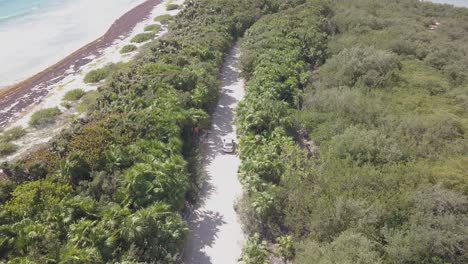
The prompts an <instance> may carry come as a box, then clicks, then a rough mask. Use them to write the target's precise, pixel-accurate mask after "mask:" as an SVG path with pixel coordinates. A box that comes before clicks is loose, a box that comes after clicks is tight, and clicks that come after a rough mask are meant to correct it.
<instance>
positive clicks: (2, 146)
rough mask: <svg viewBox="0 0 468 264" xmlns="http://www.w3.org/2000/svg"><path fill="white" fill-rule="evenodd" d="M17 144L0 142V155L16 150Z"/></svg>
mask: <svg viewBox="0 0 468 264" xmlns="http://www.w3.org/2000/svg"><path fill="white" fill-rule="evenodd" d="M16 148H17V146H16V145H15V144H13V143H11V142H2V143H0V157H3V156H7V155H10V154H11V153H13V152H15V151H16Z"/></svg>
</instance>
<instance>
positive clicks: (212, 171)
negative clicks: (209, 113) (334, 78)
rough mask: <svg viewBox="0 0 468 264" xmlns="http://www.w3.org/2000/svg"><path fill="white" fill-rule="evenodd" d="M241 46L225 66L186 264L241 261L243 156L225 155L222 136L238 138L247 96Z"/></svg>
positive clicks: (208, 142)
mask: <svg viewBox="0 0 468 264" xmlns="http://www.w3.org/2000/svg"><path fill="white" fill-rule="evenodd" d="M239 54H240V47H239V44H238V43H237V44H236V45H235V46H234V47H233V48H232V50H231V52H230V54H229V55H228V56H227V58H226V62H225V63H224V65H223V67H222V73H221V74H222V75H221V77H222V90H221V96H220V99H219V102H218V106H217V107H216V110H215V112H214V115H213V126H212V128H211V131H210V132H209V133H208V137H207V139H206V140H205V145H204V149H203V154H204V167H205V170H206V172H207V179H206V181H205V183H204V186H203V189H202V195H201V198H200V202H199V205H198V206H197V207H196V208H195V210H194V211H193V212H192V213H191V215H190V216H189V219H188V220H189V227H190V234H189V238H188V242H187V246H186V249H185V253H184V263H185V264H231V263H238V259H239V258H240V255H241V250H242V245H243V242H244V234H243V233H242V229H241V224H240V221H239V219H238V216H237V213H236V212H235V211H234V204H235V202H236V201H237V199H238V198H239V197H240V196H241V194H242V186H241V184H240V182H239V180H238V177H237V170H238V168H239V165H240V159H239V158H238V157H237V156H236V155H233V154H225V153H224V152H223V149H222V138H223V137H226V136H230V137H233V138H236V132H235V126H234V115H235V109H236V107H237V105H238V103H239V101H240V100H242V99H243V97H244V81H243V80H242V79H241V78H240V76H239V69H238V65H237V64H238V60H239Z"/></svg>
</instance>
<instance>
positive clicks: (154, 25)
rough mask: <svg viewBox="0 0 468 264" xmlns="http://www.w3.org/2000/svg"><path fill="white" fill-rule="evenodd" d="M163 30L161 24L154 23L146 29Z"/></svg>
mask: <svg viewBox="0 0 468 264" xmlns="http://www.w3.org/2000/svg"><path fill="white" fill-rule="evenodd" d="M160 30H161V25H158V24H153V25H148V26H146V27H145V31H151V32H159V31H160Z"/></svg>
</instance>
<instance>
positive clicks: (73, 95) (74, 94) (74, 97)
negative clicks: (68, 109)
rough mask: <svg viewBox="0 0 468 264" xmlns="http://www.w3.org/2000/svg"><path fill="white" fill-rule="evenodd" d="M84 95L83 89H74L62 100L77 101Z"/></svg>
mask: <svg viewBox="0 0 468 264" xmlns="http://www.w3.org/2000/svg"><path fill="white" fill-rule="evenodd" d="M83 95H85V91H84V90H83V89H74V90H71V91H68V92H67V93H66V94H65V95H64V96H63V100H64V101H78V100H80V99H81V97H83Z"/></svg>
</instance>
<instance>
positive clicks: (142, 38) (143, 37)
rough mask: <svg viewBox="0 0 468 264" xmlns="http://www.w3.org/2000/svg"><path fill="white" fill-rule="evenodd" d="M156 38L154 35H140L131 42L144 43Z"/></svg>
mask: <svg viewBox="0 0 468 264" xmlns="http://www.w3.org/2000/svg"><path fill="white" fill-rule="evenodd" d="M153 37H154V33H140V34H138V35H136V36H135V37H133V38H132V39H131V40H130V41H131V42H133V43H142V42H146V41H148V40H151V39H152V38H153Z"/></svg>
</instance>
